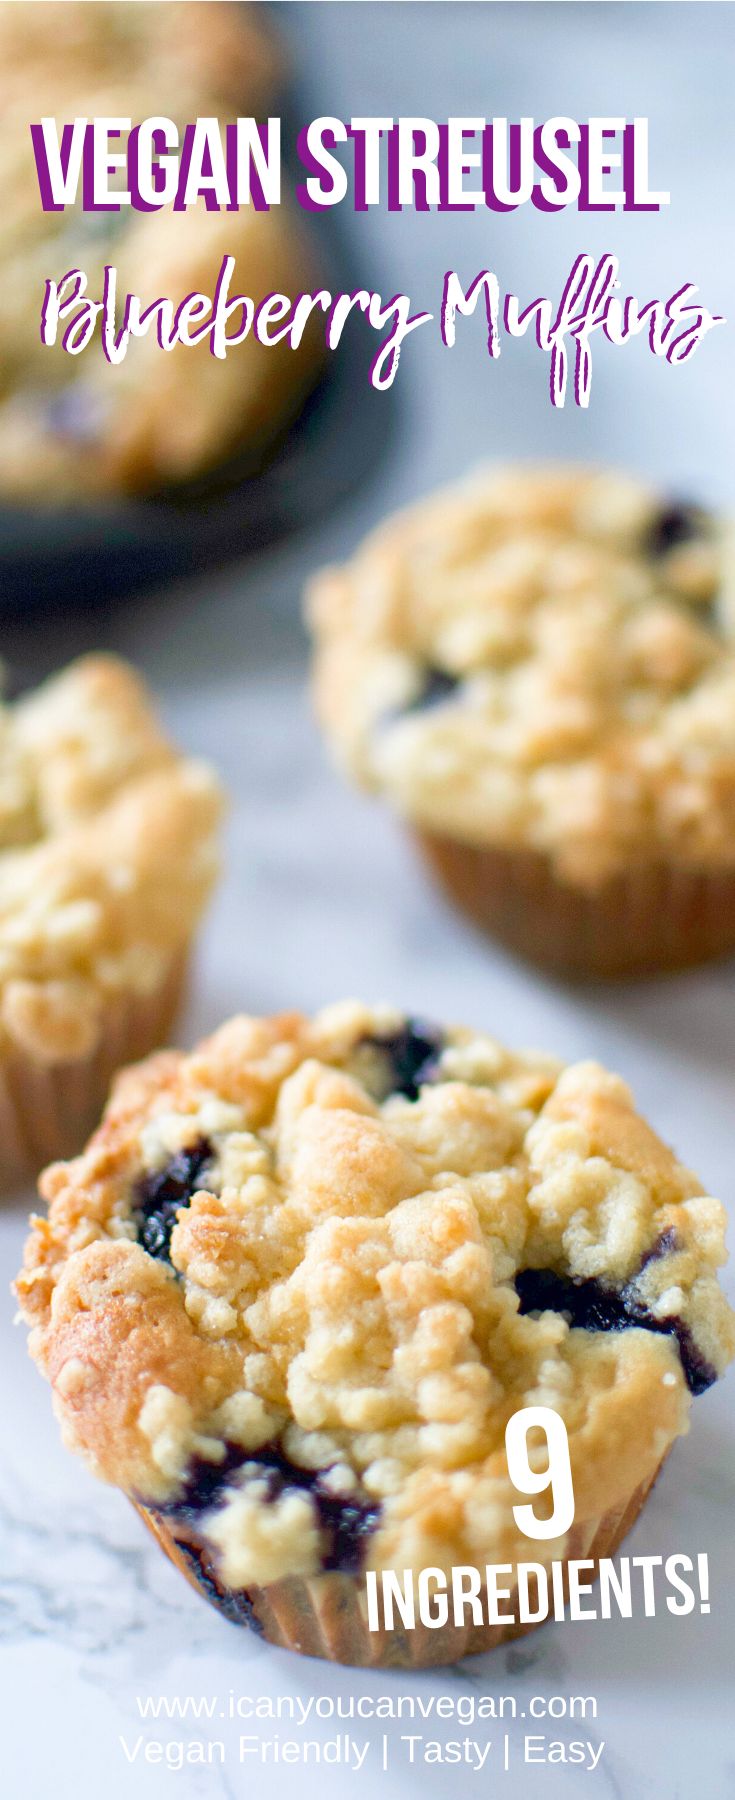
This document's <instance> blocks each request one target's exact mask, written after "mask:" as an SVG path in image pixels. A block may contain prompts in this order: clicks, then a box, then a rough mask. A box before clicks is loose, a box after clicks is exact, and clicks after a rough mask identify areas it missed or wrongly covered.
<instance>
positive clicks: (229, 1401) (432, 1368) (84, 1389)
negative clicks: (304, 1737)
mask: <svg viewBox="0 0 735 1800" xmlns="http://www.w3.org/2000/svg"><path fill="white" fill-rule="evenodd" d="M41 1192H42V1194H43V1197H44V1199H45V1200H46V1201H48V1203H49V1209H48V1216H47V1217H44V1218H36V1219H34V1220H33V1228H32V1233H31V1237H30V1239H29V1242H28V1245H27V1250H26V1258H25V1268H24V1271H23V1273H22V1274H21V1276H20V1277H19V1279H18V1283H17V1291H18V1294H19V1297H20V1303H21V1308H22V1312H23V1315H24V1317H25V1318H26V1320H27V1321H28V1323H29V1324H30V1326H31V1328H32V1329H31V1335H30V1348H31V1353H32V1355H33V1357H34V1358H35V1360H36V1362H37V1363H38V1365H39V1367H40V1368H41V1369H42V1371H43V1372H44V1374H45V1375H46V1376H47V1377H48V1379H49V1381H50V1382H51V1384H52V1387H53V1390H54V1405H55V1409H56V1411H57V1413H58V1416H59V1418H60V1420H61V1424H62V1429H63V1432H64V1437H65V1440H66V1442H67V1443H68V1444H69V1445H70V1446H71V1447H72V1448H74V1449H76V1450H77V1451H79V1452H81V1454H82V1455H83V1456H84V1457H85V1459H86V1460H87V1462H88V1464H89V1466H90V1468H91V1469H92V1470H93V1471H94V1472H95V1473H96V1474H97V1475H98V1476H101V1477H102V1478H103V1479H104V1480H107V1481H110V1482H113V1483H116V1484H117V1485H118V1486H119V1487H120V1488H121V1489H122V1490H123V1492H124V1493H125V1494H127V1495H128V1496H129V1497H130V1498H131V1499H132V1500H133V1502H134V1504H135V1505H136V1507H137V1508H138V1510H139V1512H140V1513H141V1514H142V1516H143V1518H144V1519H145V1521H146V1523H147V1524H148V1525H149V1526H150V1527H151V1529H152V1531H153V1532H154V1533H155V1535H156V1537H157V1538H158V1539H159V1541H160V1543H161V1544H162V1545H163V1547H164V1549H165V1550H166V1551H167V1553H168V1555H169V1556H170V1557H171V1558H172V1560H173V1561H174V1562H175V1563H177V1564H178V1566H179V1567H180V1568H181V1569H182V1570H183V1572H184V1573H185V1574H186V1575H187V1576H188V1577H189V1579H190V1580H191V1581H192V1582H193V1583H194V1584H195V1586H196V1587H198V1588H199V1589H200V1590H201V1592H202V1593H203V1594H204V1595H206V1597H207V1598H208V1599H209V1600H211V1601H212V1602H213V1603H214V1605H215V1606H217V1607H219V1608H220V1609H221V1611H222V1612H223V1613H225V1615H226V1616H227V1617H228V1618H229V1619H232V1620H233V1621H236V1622H239V1623H241V1624H249V1625H252V1626H254V1627H256V1628H257V1629H258V1630H259V1631H261V1632H262V1633H264V1634H265V1636H266V1637H267V1638H269V1639H270V1640H271V1641H272V1642H274V1643H277V1644H281V1645H286V1646H290V1647H292V1648H294V1649H297V1650H301V1651H304V1652H306V1653H308V1654H312V1655H316V1656H324V1657H328V1658H333V1659H335V1660H339V1661H342V1662H346V1663H376V1664H381V1663H385V1664H390V1663H392V1664H396V1665H399V1664H404V1663H405V1664H409V1663H413V1664H416V1665H420V1664H422V1663H428V1662H443V1661H447V1660H449V1659H452V1658H455V1657H457V1656H460V1655H463V1654H466V1653H467V1652H470V1651H474V1650H479V1649H483V1648H487V1647H488V1646H489V1645H491V1644H493V1643H497V1642H499V1641H501V1640H502V1639H503V1638H505V1637H508V1636H514V1635H517V1630H518V1627H517V1626H508V1625H500V1626H498V1625H495V1626H489V1625H487V1626H479V1625H477V1626H470V1625H468V1626H466V1627H465V1628H462V1627H459V1626H457V1627H455V1626H453V1625H451V1626H448V1627H447V1628H446V1629H444V1628H442V1629H440V1630H432V1629H429V1628H426V1627H422V1626H417V1627H416V1628H415V1629H414V1630H408V1629H407V1630H404V1629H403V1628H401V1629H396V1630H395V1631H394V1632H386V1631H385V1630H380V1631H378V1632H375V1633H373V1632H371V1631H369V1630H368V1628H367V1623H366V1606H365V1581H364V1576H365V1571H366V1570H367V1569H375V1570H378V1571H380V1570H389V1569H395V1570H397V1571H399V1572H401V1574H402V1572H403V1571H404V1570H407V1569H408V1570H412V1571H414V1572H416V1571H419V1570H421V1569H423V1568H425V1567H432V1568H437V1567H438V1568H441V1569H445V1570H449V1569H451V1568H452V1567H453V1566H456V1565H467V1564H469V1565H473V1566H475V1567H478V1568H479V1569H481V1570H482V1569H483V1568H484V1566H485V1564H487V1563H495V1562H501V1563H511V1564H515V1563H516V1562H517V1561H528V1560H529V1559H531V1560H534V1561H539V1560H543V1561H550V1560H552V1559H554V1558H556V1559H565V1558H569V1557H579V1556H581V1557H591V1558H592V1559H597V1558H599V1557H601V1556H606V1555H609V1554H611V1553H612V1550H613V1549H614V1547H615V1546H616V1544H618V1543H619V1542H620V1539H621V1537H622V1536H623V1534H624V1533H625V1532H626V1531H627V1530H628V1528H629V1526H630V1525H631V1524H632V1522H633V1520H634V1519H635V1517H636V1515H637V1513H638V1511H639V1509H640V1507H641V1505H642V1503H643V1500H644V1499H645V1496H646V1494H647V1492H648V1490H649V1488H650V1487H651V1484H652V1483H653V1481H654V1480H655V1477H656V1474H657V1472H658V1470H659V1468H660V1466H661V1463H662V1461H663V1459H664V1458H665V1457H666V1455H667V1454H668V1452H669V1450H670V1449H671V1446H672V1444H673V1442H674V1440H675V1438H676V1437H677V1436H679V1435H680V1434H681V1433H683V1432H685V1431H686V1430H687V1429H688V1421H689V1409H690V1404H691V1399H692V1396H693V1395H698V1394H701V1393H702V1392H703V1390H705V1389H706V1388H708V1387H709V1385H710V1384H711V1383H712V1382H713V1381H714V1380H715V1378H716V1377H717V1376H718V1375H720V1374H722V1372H723V1370H724V1368H725V1366H726V1364H727V1362H728V1361H729V1359H730V1358H731V1357H732V1355H733V1351H734V1349H735V1336H734V1330H733V1326H734V1321H733V1315H732V1314H731V1312H730V1310H729V1308H728V1306H727V1303H726V1301H725V1299H724V1297H723V1295H722V1294H721V1292H720V1289H719V1287H718V1284H717V1278H716V1269H717V1266H718V1264H719V1263H721V1262H722V1261H723V1259H724V1245H723V1228H724V1214H723V1209H722V1207H721V1206H720V1204H719V1203H718V1202H717V1201H716V1200H712V1199H709V1198H707V1197H706V1196H705V1195H704V1193H703V1191H702V1189H701V1187H700V1185H699V1183H698V1182H697V1180H696V1179H695V1177H694V1176H693V1175H692V1174H690V1173H689V1171H688V1170H687V1169H685V1168H683V1167H682V1166H681V1164H680V1163H679V1162H678V1161H677V1160H676V1157H675V1156H674V1155H673V1153H672V1152H671V1151H670V1150H668V1149H666V1148H665V1146H664V1145H663V1144H662V1143H661V1142H660V1141H659V1139H658V1138H657V1137H656V1136H655V1135H654V1133H653V1131H651V1130H650V1128H649V1127H648V1125H646V1124H645V1123H644V1121H643V1120H642V1119H641V1118H640V1117H639V1116H638V1115H637V1114H636V1112H635V1109H634V1106H633V1101H632V1099H631V1095H630V1093H629V1091H628V1089H627V1088H626V1087H625V1085H624V1083H623V1082H622V1081H620V1080H618V1079H617V1078H616V1077H615V1076H613V1075H610V1074H607V1073H606V1072H605V1070H604V1069H602V1068H600V1067H599V1066H598V1065H597V1064H596V1063H592V1062H589V1063H581V1064H579V1065H577V1066H575V1067H568V1068H563V1067H562V1066H561V1065H560V1064H559V1063H557V1062H555V1061H553V1060H552V1059H551V1058H549V1057H544V1056H540V1055H527V1056H524V1055H513V1054H511V1053H510V1052H508V1051H506V1050H504V1049H502V1048H501V1046H500V1045H499V1044H498V1043H496V1042H495V1041H494V1040H493V1039H492V1038H490V1037H487V1036H485V1035H483V1034H481V1033H478V1032H475V1031H472V1030H463V1029H452V1030H446V1031H444V1030H440V1029H438V1028H437V1027H435V1026H433V1025H430V1024H427V1023H425V1022H419V1021H416V1020H413V1019H406V1018H404V1017H402V1016H400V1015H398V1014H396V1013H394V1012H392V1011H390V1010H388V1009H387V1008H382V1009H378V1010H369V1009H367V1008H366V1007H364V1006H361V1005H358V1004H357V1003H355V1002H349V1003H345V1004H343V1005H338V1006H333V1007H330V1008H329V1009H327V1010H326V1011H324V1012H322V1013H320V1014H319V1015H318V1016H317V1017H316V1018H315V1019H314V1020H313V1021H311V1022H310V1021H309V1020H308V1019H306V1018H304V1017H302V1016H301V1015H300V1014H287V1015H285V1016H281V1017H275V1018H266V1019H254V1018H244V1017H243V1018H236V1019H233V1020H232V1021H231V1022H230V1023H228V1024H226V1025H224V1026H223V1027H222V1029H221V1030H220V1031H218V1032H217V1033H216V1034H215V1036H214V1037H212V1038H211V1039H210V1040H209V1041H208V1042H206V1043H203V1044H201V1045H200V1046H199V1047H198V1049H196V1050H194V1051H193V1053H191V1054H189V1055H180V1054H177V1053H174V1052H165V1053H163V1054H161V1055H159V1056H156V1057H153V1058H151V1059H150V1060H149V1061H147V1062H144V1063H142V1064H141V1065H140V1066H139V1067H137V1068H132V1069H129V1070H127V1071H126V1072H124V1073H123V1074H122V1075H121V1076H120V1077H119V1078H118V1081H117V1083H116V1085H115V1088H114V1091H113V1096H112V1099H111V1101H110V1104H109V1106H108V1108H107V1111H106V1113H105V1116H104V1118H103V1121H102V1124H101V1126H100V1128H99V1130H98V1131H97V1132H96V1134H95V1136H94V1137H93V1138H92V1139H91V1141H90V1143H89V1145H88V1147H87V1149H86V1151H85V1152H84V1154H83V1155H82V1156H81V1157H79V1158H78V1160H77V1161H75V1162H72V1163H67V1164H64V1163H61V1164H58V1165H57V1166H56V1167H53V1168H50V1169H48V1170H47V1171H46V1173H45V1175H44V1176H43V1179H42V1182H41ZM528 1405H543V1406H546V1407H550V1408H553V1409H555V1410H556V1411H557V1412H558V1413H559V1414H560V1415H561V1417H562V1418H563V1419H564V1421H565V1423H566V1427H567V1431H568V1435H569V1446H570V1454H571V1465H572V1471H573V1481H574V1490H575V1498H576V1512H575V1520H574V1524H573V1526H572V1529H571V1530H570V1531H569V1533H568V1534H567V1535H566V1536H565V1537H564V1538H561V1539H559V1538H556V1539H554V1540H544V1541H543V1542H538V1541H536V1540H533V1541H531V1540H529V1539H526V1538H523V1537H521V1536H520V1535H519V1532H518V1530H517V1527H516V1525H515V1523H514V1517H513V1510H512V1508H513V1505H514V1502H517V1499H518V1496H517V1494H516V1493H515V1492H514V1490H513V1489H512V1488H511V1486H510V1484H509V1479H508V1471H507V1465H506V1459H505V1451H504V1434H505V1427H506V1424H507V1421H508V1419H509V1418H510V1416H511V1415H512V1414H513V1413H515V1412H516V1411H517V1410H518V1409H520V1408H522V1407H525V1406H528ZM542 1466H543V1465H542Z"/></svg>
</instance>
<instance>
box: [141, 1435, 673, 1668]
mask: <svg viewBox="0 0 735 1800" xmlns="http://www.w3.org/2000/svg"><path fill="white" fill-rule="evenodd" d="M660 1468H661V1464H659V1465H658V1467H657V1468H656V1470H655V1471H654V1473H653V1475H652V1476H650V1477H649V1479H648V1480H646V1481H644V1482H642V1483H641V1484H640V1486H639V1487H637V1488H636V1489H635V1490H634V1492H633V1493H632V1494H631V1495H630V1496H629V1498H628V1499H627V1501H626V1502H625V1504H624V1505H623V1506H621V1507H618V1508H616V1509H615V1510H614V1511H611V1512H607V1513H605V1514H603V1515H602V1516H600V1517H598V1518H594V1519H587V1520H584V1521H581V1522H579V1523H575V1524H574V1525H573V1527H572V1529H571V1531H570V1533H569V1535H568V1539H567V1551H566V1556H565V1557H564V1595H565V1598H566V1595H567V1565H568V1563H569V1562H570V1561H576V1560H577V1559H580V1558H581V1559H590V1560H592V1561H593V1562H594V1563H595V1565H597V1564H598V1563H599V1560H600V1558H601V1557H609V1556H612V1555H613V1554H614V1552H615V1550H616V1549H617V1547H618V1545H619V1544H620V1543H622V1540H623V1538H624V1537H625V1536H626V1534H627V1532H628V1531H630V1529H631V1526H632V1525H633V1524H634V1523H635V1521H636V1519H637V1517H638V1514H639V1512H640V1510H641V1507H642V1506H643V1503H644V1501H645V1499H646V1496H647V1494H648V1493H649V1492H650V1490H651V1488H652V1487H653V1484H654V1482H655V1480H656V1478H657V1476H658V1474H659V1472H660ZM133 1505H134V1506H135V1509H136V1512H138V1513H139V1514H140V1517H141V1519H143V1521H144V1523H145V1524H146V1525H147V1526H148V1529H149V1531H151V1532H152V1533H153V1536H154V1537H155V1538H156V1540H157V1542H158V1543H159V1544H160V1546H161V1549H162V1550H164V1551H165V1554H166V1555H167V1556H168V1557H169V1559H170V1561H171V1562H172V1563H174V1565H175V1567H176V1568H178V1569H180V1570H181V1572H182V1574H183V1575H185V1576H186V1579H187V1581H189V1582H190V1583H191V1585H192V1586H193V1587H195V1588H196V1589H197V1591H198V1592H199V1593H200V1594H202V1595H203V1597H204V1598H205V1599H206V1600H208V1601H209V1602H210V1604H211V1605H213V1606H215V1607H217V1609H218V1611H219V1612H222V1613H224V1615H225V1617H226V1618H228V1619H230V1620H231V1621H232V1623H234V1624H237V1625H247V1626H249V1627H250V1628H251V1630H253V1631H256V1632H257V1633H258V1634H259V1636H261V1637H264V1638H266V1639H267V1641H268V1643H270V1644H277V1645H278V1646H279V1648H280V1649H283V1650H296V1651H298V1652H299V1654H300V1655H302V1656H319V1657H322V1658H324V1660H325V1661H327V1662H336V1663H346V1664H348V1665H350V1666H353V1667H360V1668H382V1669H388V1668H393V1669H407V1668H413V1669H423V1668H428V1667H430V1666H431V1665H432V1664H433V1665H437V1664H444V1663H452V1662H458V1661H459V1659H460V1657H463V1656H475V1655H478V1654H479V1653H480V1652H481V1651H483V1650H492V1649H494V1648H495V1646H496V1645H498V1644H506V1643H508V1642H509V1641H510V1640H511V1638H517V1637H525V1635H526V1634H527V1632H529V1631H534V1630H535V1629H536V1622H533V1623H531V1624H523V1625H519V1624H510V1623H508V1624H499V1625H474V1624H465V1625H454V1624H447V1625H442V1626H439V1627H438V1628H436V1629H432V1628H431V1627H430V1626H427V1625H422V1624H420V1623H417V1624H416V1626H415V1628H414V1629H413V1630H407V1629H406V1628H405V1627H404V1626H403V1625H401V1624H400V1623H399V1624H398V1625H396V1627H395V1629H393V1630H391V1631H387V1630H385V1628H381V1629H380V1630H379V1631H370V1630H369V1628H368V1623H367V1600H366V1596H365V1583H364V1577H362V1576H360V1575H345V1574H338V1573H331V1574H326V1575H314V1576H312V1577H311V1578H310V1579H302V1578H296V1577H291V1578H289V1579H287V1580H284V1581H276V1582H273V1583H272V1584H271V1585H270V1586H269V1587H262V1588H259V1587H253V1588H248V1589H233V1588H227V1587H225V1586H224V1585H223V1584H222V1582H221V1581H220V1579H219V1576H218V1574H217V1567H216V1562H215V1560H214V1558H213V1556H212V1555H211V1553H210V1552H209V1551H208V1550H207V1548H206V1547H205V1546H204V1545H202V1543H201V1541H198V1540H197V1537H196V1533H195V1531H194V1529H193V1528H192V1527H191V1526H190V1525H188V1524H186V1523H185V1522H184V1521H183V1520H181V1519H178V1520H177V1519H174V1518H170V1517H167V1516H162V1514H161V1513H160V1512H156V1510H155V1509H154V1508H151V1507H147V1506H144V1505H142V1504H141V1503H140V1502H138V1501H134V1502H133ZM535 1550H536V1546H535V1545H534V1543H533V1542H531V1541H530V1540H529V1550H528V1560H529V1561H533V1560H534V1551H535ZM598 1572H599V1571H598V1568H597V1566H595V1569H594V1572H593V1577H592V1578H593V1579H596V1578H597V1575H598ZM516 1595H517V1589H515V1590H513V1592H512V1594H511V1597H510V1600H509V1601H508V1602H507V1603H506V1604H507V1609H508V1611H509V1612H513V1611H514V1601H515V1599H516ZM538 1623H545V1621H544V1620H540V1621H538Z"/></svg>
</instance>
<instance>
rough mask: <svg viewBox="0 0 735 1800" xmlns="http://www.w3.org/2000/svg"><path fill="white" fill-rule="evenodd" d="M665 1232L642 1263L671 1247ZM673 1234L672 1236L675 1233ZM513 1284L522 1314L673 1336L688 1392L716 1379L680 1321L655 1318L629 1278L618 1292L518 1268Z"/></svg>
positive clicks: (592, 1328)
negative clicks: (561, 1315) (556, 1315)
mask: <svg viewBox="0 0 735 1800" xmlns="http://www.w3.org/2000/svg"><path fill="white" fill-rule="evenodd" d="M669 1235H670V1234H669V1233H666V1232H664V1233H662V1235H661V1237H660V1238H658V1239H657V1241H656V1243H655V1244H654V1245H653V1247H652V1249H651V1250H650V1251H649V1252H648V1254H647V1256H645V1257H644V1258H643V1262H642V1264H641V1268H645V1265H646V1263H647V1262H651V1261H653V1260H654V1258H655V1257H658V1256H665V1255H666V1254H667V1251H668V1250H669V1249H672V1248H673V1247H674V1246H673V1243H672V1244H671V1245H667V1244H666V1243H665V1240H666V1238H667V1237H668V1236H669ZM671 1235H672V1237H673V1233H672V1234H671ZM515 1288H516V1293H517V1295H518V1298H519V1300H520V1311H521V1312H522V1313H532V1312H559V1313H568V1315H569V1318H570V1322H571V1324H572V1326H573V1327H575V1328H576V1329H577V1330H582V1331H629V1330H630V1329H631V1327H633V1326H637V1327H638V1328H639V1329H640V1330H643V1331H654V1332H659V1333H662V1334H663V1335H664V1336H665V1337H675V1338H676V1341H677V1344H678V1346H679V1355H680V1357H681V1365H682V1369H683V1371H684V1376H685V1379H686V1383H687V1386H688V1388H689V1391H690V1393H692V1394H703V1393H704V1392H705V1389H706V1388H708V1387H711V1386H712V1383H713V1381H716V1380H717V1371H716V1369H714V1368H713V1367H712V1364H711V1363H709V1362H707V1361H706V1358H705V1357H703V1356H702V1354H701V1352H700V1351H699V1350H698V1348H697V1346H696V1344H695V1342H694V1339H693V1337H692V1334H691V1331H690V1329H689V1326H688V1325H685V1323H684V1320H683V1319H680V1318H678V1317H677V1316H676V1315H675V1314H672V1315H671V1316H670V1317H669V1318H665V1319H657V1318H655V1317H654V1315H653V1313H651V1312H649V1310H648V1308H647V1307H646V1306H644V1305H643V1304H642V1302H641V1301H640V1300H639V1299H638V1296H637V1293H636V1289H635V1285H634V1284H633V1283H628V1285H627V1286H626V1287H624V1288H623V1289H622V1291H618V1290H617V1289H616V1288H606V1287H603V1285H602V1283H601V1282H599V1281H570V1280H569V1279H568V1278H567V1277H565V1276H564V1275H557V1274H556V1271H555V1270H554V1269H521V1270H520V1271H519V1273H518V1274H517V1275H516V1279H515Z"/></svg>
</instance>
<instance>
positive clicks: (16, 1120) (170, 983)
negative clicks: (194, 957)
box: [0, 948, 189, 1190]
mask: <svg viewBox="0 0 735 1800" xmlns="http://www.w3.org/2000/svg"><path fill="white" fill-rule="evenodd" d="M188 960H189V956H188V948H187V950H183V951H180V952H179V953H178V954H177V955H176V956H175V957H174V959H173V960H172V962H171V963H170V964H169V966H168V969H167V972H166V975H165V977H164V979H163V980H162V981H161V982H159V984H158V986H157V987H155V988H154V989H153V990H152V991H151V992H150V993H146V994H141V993H134V992H132V991H131V992H127V993H121V994H120V995H116V996H115V997H114V998H112V999H110V1001H109V1003H108V1005H107V1007H106V1008H105V1011H104V1014H103V1019H102V1028H101V1031H100V1038H99V1042H98V1043H97V1044H96V1045H95V1048H94V1050H92V1051H91V1052H90V1053H89V1054H88V1055H86V1056H79V1057H74V1058H70V1059H69V1060H68V1061H65V1062H51V1063H44V1062H41V1061H40V1060H38V1059H36V1058H34V1057H33V1056H31V1055H30V1053H29V1052H28V1051H26V1050H23V1049H22V1048H21V1047H20V1046H19V1045H8V1046H7V1047H6V1049H5V1050H4V1051H3V1052H2V1053H0V1187H1V1188H2V1189H3V1190H7V1189H8V1188H11V1187H16V1186H19V1185H20V1183H21V1182H23V1181H27V1180H30V1179H32V1178H33V1177H34V1176H36V1175H37V1174H38V1171H39V1169H41V1168H43V1167H44V1165H45V1164H46V1163H49V1162H56V1161H57V1160H58V1159H59V1158H65V1157H68V1156H74V1155H76V1153H77V1152H78V1151H79V1150H81V1149H82V1147H83V1145H84V1144H85V1142H86V1140H87V1138H88V1137H89V1134H90V1132H91V1131H92V1130H93V1129H94V1127H95V1126H96V1124H97V1122H98V1120H99V1116H100V1113H101V1111H102V1107H103V1105H104V1103H105V1100H106V1098H107V1094H108V1090H109V1087H110V1082H111V1080H112V1077H113V1075H114V1074H115V1073H116V1071H117V1070H118V1069H119V1068H122V1067H123V1065H124V1064H125V1063H129V1062H137V1061H138V1060H139V1059H140V1058H141V1057H143V1056H147V1055H148V1054H149V1052H150V1051H151V1050H155V1049H156V1048H157V1047H158V1046H159V1045H161V1044H162V1043H164V1042H165V1040H166V1038H167V1036H168V1034H169V1032H170V1029H171V1026H172V1024H173V1022H174V1019H175V1017H176V1014H177V1012H178V1009H179V1004H180V1001H181V997H182V992H183V988H184V985H185V980H186V973H187V966H188Z"/></svg>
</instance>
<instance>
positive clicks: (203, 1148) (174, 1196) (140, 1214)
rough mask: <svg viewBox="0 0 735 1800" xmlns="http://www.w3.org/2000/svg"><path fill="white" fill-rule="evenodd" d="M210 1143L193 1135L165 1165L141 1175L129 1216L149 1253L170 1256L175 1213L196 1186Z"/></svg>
mask: <svg viewBox="0 0 735 1800" xmlns="http://www.w3.org/2000/svg"><path fill="white" fill-rule="evenodd" d="M211 1156H212V1146H211V1144H210V1143H209V1142H208V1140H207V1139H206V1138H203V1137H202V1138H197V1141H196V1143H195V1144H190V1145H189V1146H188V1147H187V1149H186V1150H177V1152H176V1155H175V1156H172V1157H171V1160H170V1162H167V1163H166V1165H165V1168H163V1169H157V1170H156V1172H155V1174H153V1175H144V1176H143V1177H142V1178H141V1180H140V1181H139V1182H138V1184H137V1186H136V1189H135V1202H134V1206H133V1218H134V1219H135V1222H136V1225H137V1228H138V1243H139V1244H141V1245H142V1247H143V1249H144V1250H147V1251H148V1255H149V1256H156V1257H158V1258H159V1259H160V1260H161V1261H162V1262H168V1261H169V1260H170V1253H171V1233H172V1231H173V1228H174V1225H175V1224H176V1215H177V1213H178V1211H179V1209H180V1208H181V1207H182V1206H188V1205H189V1201H190V1200H191V1197H192V1194H195V1193H196V1191H197V1187H198V1186H199V1177H200V1175H201V1172H202V1169H203V1168H204V1166H205V1164H206V1163H208V1162H209V1161H210V1160H211Z"/></svg>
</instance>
